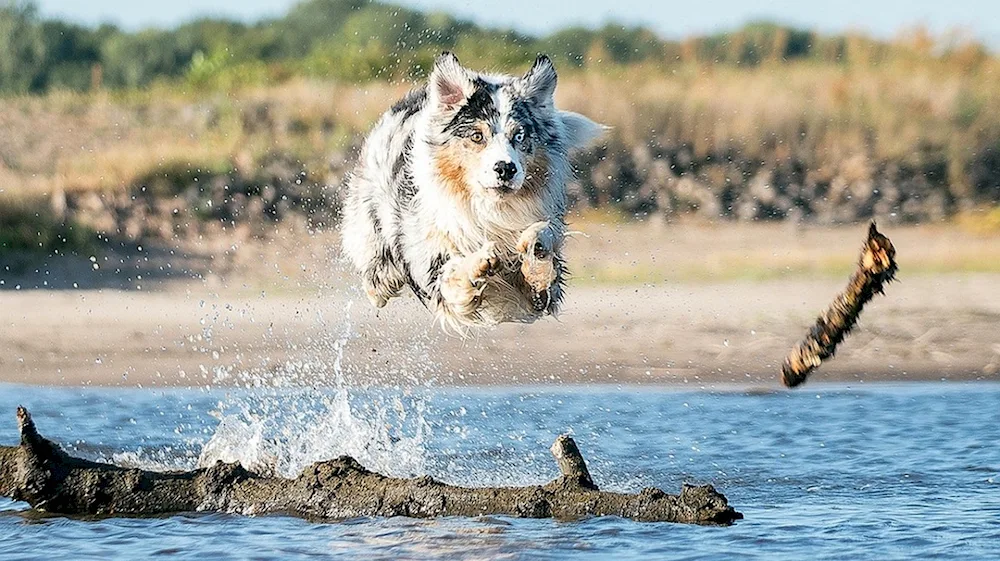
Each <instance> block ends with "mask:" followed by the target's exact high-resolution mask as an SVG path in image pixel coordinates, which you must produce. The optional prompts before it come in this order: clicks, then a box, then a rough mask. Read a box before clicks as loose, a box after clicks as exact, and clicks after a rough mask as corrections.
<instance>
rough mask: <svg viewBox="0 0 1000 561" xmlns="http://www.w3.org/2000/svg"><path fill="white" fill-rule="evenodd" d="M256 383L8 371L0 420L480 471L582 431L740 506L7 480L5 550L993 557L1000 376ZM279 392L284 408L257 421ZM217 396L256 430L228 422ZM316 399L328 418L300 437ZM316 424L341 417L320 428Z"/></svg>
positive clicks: (448, 472)
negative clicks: (738, 515)
mask: <svg viewBox="0 0 1000 561" xmlns="http://www.w3.org/2000/svg"><path fill="white" fill-rule="evenodd" d="M262 391H263V390H234V391H223V390H203V391H198V390H180V389H177V390H113V389H78V388H73V389H69V388H62V389H60V388H32V387H21V386H0V412H2V413H0V441H2V442H6V443H12V442H13V441H14V438H15V425H14V419H13V411H14V407H15V405H16V404H18V403H22V404H24V405H25V406H27V407H29V409H30V410H31V411H32V413H33V414H34V417H35V420H36V423H37V424H38V426H39V428H40V429H41V430H42V431H43V433H44V434H46V435H48V436H50V437H52V438H54V439H56V440H58V441H59V442H62V443H65V445H66V446H67V447H68V448H70V449H71V450H72V451H73V452H74V453H76V454H79V455H83V456H86V457H90V458H105V459H109V458H111V459H116V460H118V461H120V462H126V463H138V464H141V465H155V466H161V467H171V466H172V467H191V466H194V465H196V464H197V463H198V461H199V456H200V455H202V452H203V450H202V449H203V447H204V446H205V444H206V443H207V442H210V441H212V440H214V444H215V445H217V447H221V448H225V449H226V450H227V451H228V452H227V453H230V454H232V455H234V456H235V457H237V459H241V460H245V461H251V460H252V459H253V458H257V460H258V461H263V462H264V463H267V462H268V461H270V462H272V463H275V462H278V463H280V462H282V461H283V462H284V463H283V464H282V467H281V469H283V470H288V469H294V467H295V465H296V462H301V461H304V459H305V458H307V457H308V456H309V455H310V454H318V452H317V451H316V450H320V449H322V450H321V451H323V452H334V451H336V450H337V449H339V447H340V446H341V444H339V443H340V442H342V441H343V440H345V439H346V440H351V439H350V438H347V437H348V436H349V434H353V435H354V437H355V438H354V440H355V441H356V442H354V443H348V444H346V445H347V446H354V447H355V448H357V449H359V450H363V449H364V444H363V441H365V440H366V439H367V440H368V441H370V442H374V443H376V448H381V449H382V450H381V452H379V451H377V450H376V451H372V452H371V453H370V454H369V456H368V460H369V461H370V462H373V463H376V464H377V463H382V464H383V465H382V466H380V467H381V468H383V469H386V470H389V471H394V472H396V473H397V474H404V475H405V474H407V473H406V472H409V471H414V470H420V471H423V472H426V473H430V474H432V475H434V476H435V477H438V478H440V479H443V480H445V481H449V482H454V483H462V484H471V485H487V484H525V483H541V482H544V481H546V480H549V479H551V478H553V477H555V476H556V467H555V465H554V462H553V461H552V460H551V459H550V458H549V456H548V452H547V449H548V446H549V444H550V443H551V441H552V440H553V439H554V437H555V436H556V435H557V434H558V433H560V432H564V431H569V432H572V433H573V434H574V435H575V437H576V438H577V440H578V442H579V443H580V445H581V448H582V450H583V452H584V455H585V456H586V457H587V459H588V461H589V464H590V467H591V471H592V472H593V475H594V478H595V480H596V481H597V482H598V484H599V485H601V486H602V487H604V488H607V489H614V490H621V491H636V490H639V489H640V488H642V487H644V486H649V485H652V486H657V487H660V488H663V489H664V490H666V491H668V492H676V491H677V490H678V489H679V487H680V485H681V483H682V482H684V481H691V482H711V483H713V484H714V485H715V486H716V488H717V489H719V490H720V491H722V492H723V493H724V494H725V495H726V496H727V497H729V500H730V502H731V504H733V505H734V506H735V507H736V508H737V509H738V510H740V511H741V512H743V513H744V515H745V516H746V519H745V520H743V521H740V522H739V523H737V524H736V525H735V526H732V527H698V526H687V525H678V524H666V523H663V524H648V523H646V524H640V523H634V522H631V521H628V520H622V519H617V518H602V519H590V520H583V521H578V522H559V521H552V520H518V519H511V518H504V517H490V518H483V519H443V520H412V519H402V518H394V519H352V520H346V521H341V522H335V523H322V524H320V523H311V522H306V521H303V520H299V519H296V518H291V517H286V516H262V517H255V518H248V517H242V516H234V515H226V514H188V515H181V516H169V517H159V518H149V519H106V520H75V519H70V518H65V517H58V516H39V515H37V514H35V513H31V512H28V511H26V510H25V505H23V504H17V503H12V502H10V501H6V500H3V499H0V557H2V558H3V559H51V558H66V559H102V560H103V559H108V560H118V559H121V560H131V559H141V558H151V557H164V558H171V559H198V560H205V559H315V558H343V559H356V558H366V559H429V558H450V559H495V558H496V559H723V558H741V559H748V558H749V559H803V558H809V559H874V558H878V559H880V560H888V559H910V558H916V557H920V558H925V557H927V558H929V557H933V558H937V559H991V558H992V559H997V558H1000V446H998V445H997V444H998V442H1000V384H945V383H940V384H912V385H869V384H863V385H855V386H850V387H848V386H824V385H811V386H808V387H807V388H805V389H804V390H801V391H795V392H778V393H754V392H750V393H747V392H741V391H735V390H734V391H731V392H728V391H721V392H712V391H688V390H677V389H669V388H639V389H619V388H614V387H595V388H569V389H567V388H512V389H481V390H468V389H463V390H458V389H456V390H422V391H419V392H403V391H393V390H367V391H352V392H350V393H347V392H345V391H343V390H342V391H341V392H337V391H335V390H327V391H319V390H292V389H285V390H281V391H277V390H275V391H272V392H270V393H267V394H264V393H261V392H262ZM265 402H266V403H270V404H271V409H272V411H277V410H280V411H283V412H284V414H285V417H280V416H279V419H280V418H284V419H285V421H280V420H274V418H273V417H268V419H269V421H268V423H270V424H268V423H264V422H263V421H262V420H261V419H260V418H258V419H257V420H256V423H258V424H254V421H253V420H252V419H251V418H252V417H254V416H255V415H256V416H261V415H263V409H262V407H261V406H260V404H261V403H265ZM255 403H256V404H257V406H256V407H251V406H248V405H247V404H255ZM374 404H381V405H379V406H375V405H374ZM366 405H368V408H367V409H366V407H365V406H366ZM220 406H221V410H220ZM387 412H394V413H391V414H389V413H387ZM380 415H381V417H380ZM220 418H222V419H229V420H230V421H229V422H230V423H235V424H234V426H236V427H237V428H239V427H240V426H242V427H244V428H247V427H249V428H250V429H251V430H250V432H249V433H241V432H240V431H239V430H235V431H233V432H232V433H224V432H220V431H219V430H218V429H219V425H220V420H219V419H220ZM313 421H315V422H320V423H326V425H325V428H324V429H323V430H322V431H320V432H318V433H314V434H312V435H311V436H310V437H309V438H304V439H299V440H295V438H294V433H295V432H296V430H298V429H300V428H302V427H303V426H306V424H308V423H309V422H313ZM241 423H242V424H241ZM352 423H353V424H352ZM338 431H339V432H338ZM323 434H329V435H330V436H329V438H328V439H327V441H326V442H325V444H324V443H323V439H324V437H323ZM220 435H221V436H220ZM254 435H256V437H257V438H256V439H255V438H253V437H254ZM365 435H367V436H365ZM213 436H215V438H214V439H213ZM284 437H291V439H290V440H288V441H283V440H282V439H283V438H284ZM320 444H323V445H324V446H325V448H324V447H323V446H320ZM359 447H360V448H359ZM293 448H295V449H298V450H299V451H298V452H294V453H293V452H290V451H289V450H290V449H293ZM309 449H312V450H309ZM262 451H263V452H266V453H262ZM276 456H280V457H276ZM262 458H263V459H262ZM282 458H283V459H282Z"/></svg>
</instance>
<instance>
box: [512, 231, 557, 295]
mask: <svg viewBox="0 0 1000 561" xmlns="http://www.w3.org/2000/svg"><path fill="white" fill-rule="evenodd" d="M561 247H562V239H561V236H560V235H559V234H558V233H557V232H556V231H555V230H554V229H553V228H552V227H551V224H550V223H549V222H547V221H542V222H535V223H534V224H532V225H531V226H528V228H527V229H525V230H524V232H522V233H521V237H520V239H519V240H518V243H517V251H518V253H519V254H520V255H521V275H522V276H524V281H525V283H527V285H528V288H529V289H530V291H531V294H530V296H531V305H532V307H533V308H534V309H535V311H538V312H541V311H543V310H546V309H548V310H549V311H550V312H551V311H553V310H554V309H555V306H556V305H557V304H558V303H559V300H560V299H561V297H562V293H561V290H562V288H561V285H560V281H561V278H560V277H561V275H562V261H561V259H560V257H559V250H560V248H561Z"/></svg>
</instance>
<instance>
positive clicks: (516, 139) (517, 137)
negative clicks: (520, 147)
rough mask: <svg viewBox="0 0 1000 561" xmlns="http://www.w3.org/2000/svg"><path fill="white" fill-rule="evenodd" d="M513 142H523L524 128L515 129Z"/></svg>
mask: <svg viewBox="0 0 1000 561" xmlns="http://www.w3.org/2000/svg"><path fill="white" fill-rule="evenodd" d="M514 142H516V143H518V144H520V143H522V142H524V129H518V130H517V133H515V134H514Z"/></svg>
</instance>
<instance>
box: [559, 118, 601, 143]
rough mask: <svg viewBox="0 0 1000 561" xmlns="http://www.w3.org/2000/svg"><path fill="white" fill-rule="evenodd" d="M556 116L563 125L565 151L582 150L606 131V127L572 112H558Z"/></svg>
mask: <svg viewBox="0 0 1000 561" xmlns="http://www.w3.org/2000/svg"><path fill="white" fill-rule="evenodd" d="M558 116H559V120H560V121H562V124H563V142H564V143H565V145H566V149H567V150H576V149H579V148H583V147H584V146H586V145H587V144H590V142H591V141H593V140H594V139H596V138H597V137H599V136H601V135H602V134H604V131H606V130H608V127H606V126H604V125H602V124H600V123H595V122H594V121H591V120H590V119H588V118H586V117H584V116H583V115H581V114H579V113H574V112H572V111H559V112H558Z"/></svg>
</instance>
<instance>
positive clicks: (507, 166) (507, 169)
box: [493, 162, 517, 181]
mask: <svg viewBox="0 0 1000 561" xmlns="http://www.w3.org/2000/svg"><path fill="white" fill-rule="evenodd" d="M493 170H494V171H496V172H497V177H499V178H500V181H510V180H511V179H514V176H515V175H517V166H516V165H514V162H497V163H496V165H495V166H493Z"/></svg>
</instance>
